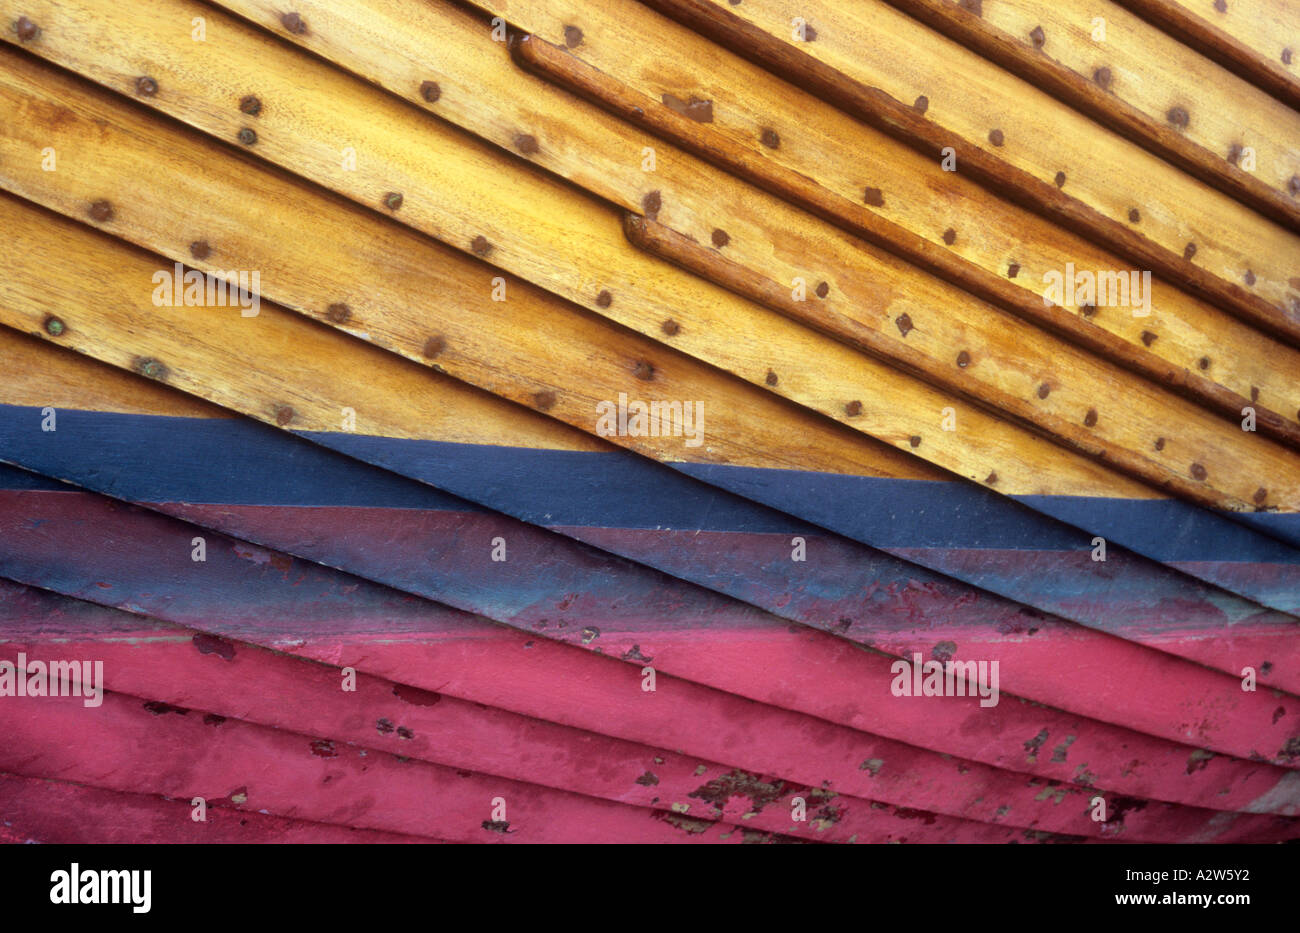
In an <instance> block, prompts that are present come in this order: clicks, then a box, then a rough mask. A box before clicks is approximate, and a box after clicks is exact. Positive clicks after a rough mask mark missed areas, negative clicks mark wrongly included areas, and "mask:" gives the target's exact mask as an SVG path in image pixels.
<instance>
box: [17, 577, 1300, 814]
mask: <svg viewBox="0 0 1300 933" xmlns="http://www.w3.org/2000/svg"><path fill="white" fill-rule="evenodd" d="M26 592H28V591H25V590H15V588H13V587H12V586H10V587H8V588H0V605H9V606H10V607H11V610H12V611H11V612H10V616H11V618H20V619H21V618H25V619H31V620H39V628H40V629H41V630H44V631H45V632H47V634H49V635H51V636H56V637H61V636H66V635H73V636H74V637H75V635H76V634H77V632H78V631H84V630H85V629H86V628H87V626H88V622H89V620H88V619H87V618H86V613H85V611H84V610H82V611H77V610H78V607H85V608H89V609H98V607H91V606H89V604H86V603H79V602H75V601H65V602H67V603H69V604H70V606H66V607H61V608H60V611H59V612H57V613H52V612H49V611H42V609H41V607H39V606H36V605H33V603H32V602H31V600H30V599H25V598H24V594H25V593H26ZM69 609H71V610H73V611H68V610H69ZM99 611H100V612H103V611H104V610H102V609H99ZM463 621H468V622H470V623H472V620H463ZM133 624H134V625H137V626H138V625H147V624H148V623H147V621H146V620H138V621H134V622H133ZM8 628H9V629H10V630H11V631H12V630H14V629H15V628H17V626H16V625H15V624H14V623H13V622H10V623H9V624H8ZM104 628H111V626H101V630H102V629H104ZM291 632H292V628H291V627H290V628H288V629H282V630H280V631H279V632H276V631H271V632H266V631H263V632H261V633H259V634H258V636H257V637H260V638H261V639H264V640H265V641H266V643H267V644H272V645H275V646H277V647H279V648H281V649H283V650H287V651H290V652H293V653H296V654H300V655H303V656H307V657H313V658H316V659H319V660H322V661H325V662H327V663H331V664H346V665H351V666H354V667H357V668H358V669H359V670H368V671H371V672H375V673H378V674H382V675H385V676H390V677H393V679H395V680H402V681H405V682H408V683H411V684H415V685H417V686H421V687H424V688H425V689H431V690H436V691H438V692H440V693H442V694H443V695H444V696H462V697H465V698H468V699H472V700H476V701H479V702H485V703H490V704H492V705H495V706H500V707H502V708H509V709H514V710H516V711H518V712H521V713H524V714H527V715H530V716H538V717H541V718H548V719H552V720H554V721H557V722H568V723H571V724H575V725H578V726H580V727H583V728H587V729H590V730H593V731H599V732H605V733H614V734H621V735H624V736H626V737H629V738H633V739H637V740H641V739H643V738H644V737H646V736H653V737H656V738H658V739H659V740H660V741H661V743H662V744H664V745H667V746H670V747H676V748H682V749H684V750H689V751H690V752H691V753H692V754H695V755H698V756H700V757H702V758H708V757H713V758H716V759H718V760H723V761H733V762H736V763H737V764H739V765H740V766H741V767H743V768H745V769H746V770H748V771H750V772H753V773H755V774H761V773H764V772H769V773H773V774H782V775H786V776H791V777H792V779H793V780H796V781H799V782H800V783H804V784H808V785H812V786H826V787H827V788H828V789H832V790H836V791H838V792H840V793H841V794H853V795H857V796H870V797H874V798H876V799H880V800H889V801H892V802H896V803H900V804H901V805H903V806H907V807H910V808H913V809H919V810H929V809H933V810H935V811H937V812H940V813H952V814H953V815H959V816H967V817H971V816H973V817H976V818H983V819H985V820H987V821H989V822H993V823H1005V824H1008V825H1020V826H1022V828H1025V829H1031V830H1040V831H1041V830H1052V829H1054V828H1056V827H1062V826H1066V825H1069V826H1071V827H1072V828H1075V831H1076V832H1078V831H1080V830H1082V831H1091V832H1093V833H1094V834H1096V835H1098V836H1100V837H1102V838H1105V837H1107V836H1112V835H1115V834H1121V833H1122V834H1123V837H1124V838H1143V837H1145V836H1148V835H1150V834H1152V833H1154V834H1155V837H1156V838H1165V837H1166V836H1167V835H1168V834H1170V833H1171V832H1174V831H1175V830H1176V831H1177V832H1178V833H1179V834H1180V835H1179V838H1188V834H1189V832H1190V833H1192V836H1191V838H1199V837H1201V836H1206V835H1207V834H1208V837H1214V836H1216V835H1221V834H1222V833H1224V832H1225V831H1226V830H1228V829H1229V828H1230V824H1231V823H1232V822H1233V821H1234V820H1235V819H1236V817H1234V816H1232V815H1228V816H1226V817H1225V816H1224V815H1222V814H1219V815H1217V816H1216V815H1210V814H1199V815H1194V816H1193V817H1192V818H1190V819H1189V817H1188V814H1187V813H1179V812H1178V811H1179V810H1180V809H1181V808H1173V812H1172V815H1170V814H1171V810H1170V808H1167V807H1163V806H1162V805H1154V806H1153V807H1150V808H1146V807H1145V803H1142V804H1141V805H1142V806H1143V807H1144V809H1142V810H1139V811H1132V810H1129V811H1126V812H1122V813H1119V814H1117V819H1115V820H1114V821H1112V822H1111V823H1109V824H1106V825H1103V826H1097V825H1096V824H1093V823H1091V821H1086V822H1084V821H1081V816H1082V814H1081V813H1080V812H1079V811H1078V810H1076V809H1075V808H1074V807H1067V808H1062V807H1061V806H1060V804H1061V803H1062V802H1063V801H1065V800H1066V799H1070V800H1074V801H1075V802H1078V801H1077V799H1076V798H1077V797H1078V794H1079V789H1074V788H1067V789H1066V790H1064V791H1062V790H1059V788H1054V787H1052V785H1051V784H1049V783H1048V782H1044V781H1041V780H1036V779H1027V778H1025V777H1024V776H1014V775H1007V774H1006V773H1005V772H998V771H993V770H992V769H988V768H985V767H984V766H981V765H978V764H973V763H966V762H962V761H960V760H951V759H946V758H940V757H938V756H933V755H930V754H928V753H923V752H918V751H917V750H916V749H911V748H908V747H907V746H900V745H899V744H898V743H892V742H888V741H881V740H872V739H871V738H870V737H867V736H855V735H853V734H850V733H846V732H845V730H843V729H838V728H836V727H834V726H832V725H830V724H828V723H824V722H821V721H818V720H810V719H808V718H807V717H800V716H797V715H794V714H789V713H786V712H785V711H781V710H775V709H770V710H765V711H763V712H764V714H765V715H764V716H763V717H762V720H761V721H759V719H758V718H757V717H756V715H755V707H754V704H752V703H748V702H746V701H743V700H738V699H737V698H734V697H730V696H728V695H726V694H721V693H719V692H717V691H711V690H706V689H703V688H700V687H698V686H696V685H692V684H687V683H682V682H679V681H676V680H675V679H673V678H668V677H660V679H659V690H658V691H656V693H654V694H644V693H642V692H641V690H640V689H639V687H640V674H639V672H638V671H636V670H635V669H629V668H628V667H627V666H626V665H621V664H618V663H617V662H614V661H611V660H609V659H604V658H600V657H598V656H595V655H591V654H582V653H578V652H574V651H571V650H568V649H566V648H565V647H564V646H562V645H557V644H554V643H550V642H546V641H544V640H533V639H528V638H527V637H526V636H521V635H519V634H517V633H513V632H511V631H510V630H508V629H505V628H501V627H497V626H486V627H482V626H475V625H473V624H465V625H461V626H460V627H459V628H457V629H454V630H453V629H452V627H450V626H447V625H442V626H440V627H439V630H437V631H429V632H424V633H413V632H406V633H400V634H399V633H392V634H379V635H375V634H371V635H360V634H348V633H343V634H334V635H328V636H324V637H303V636H299V635H292V634H290V633H291ZM224 634H227V635H230V634H239V633H235V632H229V631H228V632H225V633H224ZM112 637H117V638H121V639H125V640H130V639H152V638H154V637H157V630H149V629H146V630H145V633H143V634H142V633H140V632H135V631H133V630H132V629H128V628H122V629H121V630H120V631H118V632H117V634H116V635H113V636H112ZM704 749H713V750H717V751H719V752H720V754H715V755H712V756H710V755H709V754H708V752H704V751H703V750H704ZM702 752H703V754H702ZM768 763H771V764H773V765H775V767H767V766H766V765H767V764H768ZM1270 772H1271V773H1270ZM1133 774H1134V777H1135V780H1138V781H1141V780H1149V778H1150V777H1151V776H1152V775H1151V772H1150V771H1148V769H1147V768H1146V767H1145V765H1143V766H1142V767H1140V768H1139V767H1135V768H1134V769H1133ZM1278 774H1279V772H1277V769H1273V768H1269V767H1267V766H1261V765H1252V764H1249V763H1243V762H1232V761H1230V760H1225V759H1209V760H1200V761H1196V762H1195V764H1194V766H1192V765H1191V764H1189V765H1188V767H1186V768H1185V769H1180V771H1179V773H1178V774H1177V775H1176V776H1172V777H1174V778H1175V779H1177V780H1182V781H1184V782H1185V783H1186V784H1187V785H1191V786H1193V787H1199V788H1201V789H1203V790H1206V791H1213V789H1215V788H1222V789H1224V790H1229V791H1230V795H1231V796H1228V797H1224V798H1218V800H1219V802H1220V803H1221V805H1228V806H1231V805H1233V803H1234V802H1235V801H1242V802H1244V803H1245V805H1246V806H1248V807H1251V808H1255V809H1259V808H1260V807H1262V806H1267V807H1268V808H1269V810H1270V811H1272V812H1278V811H1283V812H1285V811H1286V810H1288V808H1289V809H1290V810H1291V811H1293V810H1294V806H1293V804H1294V797H1295V783H1294V782H1291V783H1290V784H1288V783H1287V782H1285V781H1280V780H1279V778H1278ZM825 775H830V777H825ZM1156 777H1157V778H1158V779H1159V778H1160V777H1163V776H1161V775H1156ZM1288 777H1290V775H1288ZM823 781H825V784H824V785H823V784H822V782H823ZM1206 796H1211V794H1210V793H1207V794H1206ZM1134 803H1135V804H1136V803H1138V802H1136V801H1135V802H1134ZM909 815H914V814H909ZM1025 823H1028V826H1025V825H1024V824H1025ZM1081 823H1082V825H1081ZM1189 823H1190V824H1191V825H1190V827H1189ZM1290 823H1291V821H1283V822H1282V823H1281V824H1279V825H1283V826H1287V825H1289V824H1290ZM1126 824H1127V825H1126ZM1171 824H1177V825H1171ZM1245 828H1246V827H1245V824H1243V827H1242V828H1240V829H1238V830H1237V832H1243V831H1244V830H1245ZM1057 831H1059V829H1058V830H1057ZM1234 835H1235V834H1234Z"/></svg>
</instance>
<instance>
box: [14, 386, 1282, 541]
mask: <svg viewBox="0 0 1300 933" xmlns="http://www.w3.org/2000/svg"><path fill="white" fill-rule="evenodd" d="M40 422H41V414H40V409H39V408H34V407H24V406H12V405H0V456H3V457H4V458H5V459H8V460H11V461H14V462H18V463H21V464H22V465H23V466H25V467H27V468H29V469H32V470H36V471H39V472H42V473H48V474H50V475H53V476H70V475H73V474H76V473H79V472H80V471H82V470H83V469H84V464H85V463H87V462H92V463H93V462H96V461H99V462H103V463H105V464H112V465H113V466H112V468H111V470H108V471H106V478H107V477H110V476H111V477H112V478H111V480H110V481H109V486H110V487H111V488H105V490H104V491H105V492H108V493H109V494H111V495H115V496H119V497H121V498H124V499H132V500H136V501H142V502H162V501H179V502H203V503H214V504H215V503H226V504H246V505H297V506H312V505H321V506H325V505H329V506H369V507H381V508H415V509H443V510H460V511H482V509H481V508H480V507H479V506H477V505H474V504H473V503H470V502H467V501H465V500H463V499H460V498H457V496H455V495H451V494H448V493H447V492H443V491H441V490H439V489H434V488H432V487H431V486H423V485H421V484H417V483H411V482H409V481H408V480H406V479H404V478H403V477H401V476H396V475H394V474H392V473H389V472H387V471H386V470H384V469H379V468H378V467H374V466H368V465H366V464H363V463H359V462H357V461H356V460H353V459H351V458H350V457H347V456H343V455H342V454H353V455H355V456H357V457H361V458H364V459H366V460H367V461H370V462H372V463H376V464H379V465H381V466H385V467H388V468H390V469H393V470H397V471H400V472H402V473H404V474H407V475H410V476H415V477H418V478H420V479H423V480H425V481H426V482H428V483H434V484H436V485H438V486H440V487H443V489H446V490H450V491H451V492H453V493H462V494H466V495H474V496H475V498H477V499H480V500H484V501H490V502H492V503H493V504H494V506H495V507H496V508H497V509H498V510H500V511H505V512H507V513H509V514H513V515H515V516H517V517H520V518H522V519H524V520H525V521H529V522H532V523H534V524H539V525H543V526H548V525H568V526H589V527H608V528H685V529H700V530H707V531H738V532H770V533H778V534H813V535H815V534H817V533H818V531H817V529H815V528H814V527H813V526H811V525H807V524H805V523H804V522H801V521H799V520H797V519H793V518H791V517H789V516H785V515H781V514H779V513H777V512H775V511H773V510H772V509H769V508H765V507H764V506H762V505H757V504H755V503H754V502H750V501H748V500H747V499H744V498H740V496H753V497H754V498H761V499H762V500H763V501H764V502H767V503H768V504H770V505H772V506H773V507H774V508H780V509H787V510H789V511H792V512H798V513H799V514H801V515H803V516H805V517H807V518H809V519H811V520H813V521H817V522H819V523H821V524H825V525H827V526H828V527H832V528H834V529H835V530H837V531H840V532H841V533H844V534H849V535H851V536H854V537H859V538H860V539H862V540H867V541H870V542H871V543H873V544H874V545H876V546H878V547H897V548H975V549H981V548H999V549H1016V550H1036V551H1053V550H1078V549H1080V548H1087V547H1090V541H1091V534H1092V533H1096V534H1102V535H1105V536H1106V537H1108V538H1109V539H1111V540H1113V541H1116V542H1119V541H1124V542H1125V543H1126V545H1128V546H1130V547H1131V548H1134V549H1137V550H1140V551H1142V552H1143V553H1145V554H1146V555H1147V556H1149V557H1152V558H1154V559H1156V560H1161V561H1170V562H1176V561H1228V562H1247V563H1255V562H1261V563H1286V564H1296V563H1300V552H1298V551H1297V550H1296V549H1294V548H1291V547H1289V546H1287V545H1286V544H1283V543H1282V542H1279V541H1274V540H1273V539H1271V538H1267V537H1264V536H1262V535H1259V534H1255V533H1253V532H1252V531H1251V530H1250V529H1248V528H1244V527H1241V526H1239V525H1237V524H1235V523H1233V522H1230V521H1227V520H1225V519H1224V518H1222V517H1221V516H1219V515H1217V514H1215V513H1213V512H1210V511H1207V510H1204V509H1198V508H1196V507H1194V506H1189V505H1187V504H1186V503H1183V502H1179V501H1174V500H1155V501H1151V500H1130V499H1108V498H1099V497H1078V496H1026V497H1021V499H1022V501H1023V502H1024V503H1025V504H1024V505H1017V504H1015V503H1013V502H1011V501H1009V500H1008V499H1007V498H1006V497H1003V496H1000V495H998V494H996V493H993V492H991V491H989V490H986V489H984V488H982V487H980V486H977V485H975V484H969V483H958V482H951V483H950V482H935V481H930V480H900V479H885V478H879V477H864V476H844V475H839V474H828V473H816V472H807V471H798V470H776V469H765V468H759V467H738V466H720V465H714V464H678V465H677V466H678V468H679V470H680V472H678V471H675V470H671V469H667V468H665V467H664V466H662V465H660V464H657V463H655V462H654V461H651V460H648V459H646V458H643V457H640V456H638V455H636V454H632V453H629V452H623V451H617V452H607V453H605V452H602V453H597V452H587V451H562V450H536V449H528V448H518V447H499V446H493V445H474V444H456V443H449V442H445V441H431V440H409V439H403V438H389V437H376V436H369V435H361V434H347V433H341V432H301V434H302V436H304V437H306V438H309V439H311V440H315V441H317V442H318V443H320V444H324V445H327V446H328V447H329V448H331V449H332V450H334V451H340V452H341V453H333V452H331V450H326V449H323V448H322V447H317V446H314V445H309V444H301V443H297V442H295V440H294V439H293V438H292V437H291V436H290V435H288V434H286V433H285V432H281V431H277V430H276V429H274V428H270V427H268V426H266V425H262V424H259V423H257V422H254V421H251V420H247V419H215V418H178V417H172V416H160V415H134V414H118V413H112V412H87V411H78V410H75V409H60V410H59V411H58V429H57V431H53V432H44V431H41V430H40ZM683 474H686V475H683ZM687 475H688V476H693V477H696V478H698V479H699V480H701V481H703V482H702V483H696V482H692V481H690V480H689V479H687V478H686V476H687ZM705 484H710V485H705ZM712 484H716V486H715V485H712ZM717 487H722V488H717ZM726 490H731V491H734V492H736V493H738V494H739V495H732V494H730V493H729V492H727V491H726ZM1028 506H1032V508H1030V507H1028ZM1035 509H1038V510H1042V511H1043V512H1046V513H1048V514H1050V515H1053V516H1056V517H1057V518H1060V519H1061V521H1062V522H1068V523H1071V524H1078V525H1080V526H1082V527H1085V528H1089V529H1091V530H1090V531H1089V532H1082V531H1079V530H1077V529H1076V528H1070V527H1067V526H1066V525H1064V524H1062V523H1061V522H1058V521H1054V520H1053V519H1052V518H1049V517H1047V516H1045V515H1042V514H1039V513H1038V512H1036V511H1034V510H1035ZM1251 518H1252V519H1254V520H1256V522H1257V523H1258V524H1259V525H1260V526H1261V527H1263V528H1265V529H1266V530H1267V529H1269V528H1272V527H1274V525H1273V524H1270V520H1271V521H1273V522H1274V524H1276V525H1278V526H1280V524H1281V523H1280V522H1278V521H1277V520H1285V521H1286V522H1287V527H1288V528H1293V527H1300V525H1297V524H1296V519H1300V516H1295V515H1277V514H1273V513H1258V514H1256V515H1252V516H1251Z"/></svg>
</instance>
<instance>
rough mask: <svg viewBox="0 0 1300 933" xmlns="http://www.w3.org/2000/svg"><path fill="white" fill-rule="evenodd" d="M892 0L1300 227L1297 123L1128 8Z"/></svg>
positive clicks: (999, 0)
mask: <svg viewBox="0 0 1300 933" xmlns="http://www.w3.org/2000/svg"><path fill="white" fill-rule="evenodd" d="M886 2H888V3H889V4H890V5H891V6H895V7H897V8H898V9H900V10H902V11H903V12H905V13H907V14H909V15H911V16H914V17H916V18H917V19H919V20H921V21H922V22H924V23H926V24H928V25H930V26H931V27H933V28H934V29H936V30H938V31H939V32H942V33H943V34H944V35H946V36H948V37H949V38H951V39H954V40H955V41H957V42H960V43H962V44H963V45H965V46H967V47H968V48H971V49H973V50H975V51H977V52H979V53H980V54H981V55H983V56H984V57H985V58H987V59H989V60H990V61H992V62H994V63H996V64H998V65H1001V66H1002V67H1003V68H1006V69H1007V70H1008V71H1011V72H1013V73H1015V74H1017V75H1019V76H1020V77H1022V78H1024V79H1025V80H1026V81H1028V82H1029V83H1031V84H1033V85H1034V86H1035V87H1038V88H1040V89H1043V90H1047V91H1048V92H1050V93H1051V94H1052V95H1054V96H1055V97H1057V98H1058V99H1059V100H1062V101H1064V102H1065V103H1067V104H1069V105H1070V106H1072V107H1074V108H1075V109H1077V110H1079V111H1081V112H1082V113H1085V114H1087V115H1088V116H1090V117H1092V118H1093V119H1095V120H1097V121H1098V122H1100V123H1103V124H1105V125H1106V126H1109V127H1110V128H1111V129H1113V130H1115V131H1116V132H1118V133H1120V134H1121V135H1123V136H1126V137H1128V138H1129V139H1132V140H1133V141H1134V142H1136V143H1138V144H1140V145H1142V146H1144V147H1146V148H1147V149H1149V150H1150V151H1151V152H1153V153H1155V154H1156V155H1159V156H1161V157H1163V158H1165V159H1167V160H1168V161H1170V162H1172V163H1173V164H1174V165H1177V166H1178V167H1179V168H1181V169H1183V170H1184V171H1186V172H1189V173H1190V174H1192V175H1195V176H1196V177H1198V178H1200V179H1201V180H1203V181H1205V182H1208V183H1209V184H1211V185H1214V186H1215V187H1217V188H1219V189H1220V190H1221V191H1224V192H1225V193H1227V194H1229V195H1232V196H1233V197H1235V198H1237V199H1238V200H1239V201H1241V202H1242V203H1244V204H1247V205H1249V206H1250V207H1252V208H1254V209H1255V210H1257V211H1259V212H1260V213H1261V214H1264V215H1265V216H1267V217H1270V218H1271V219H1273V220H1275V221H1276V222H1278V223H1279V224H1283V225H1284V226H1287V227H1289V228H1290V229H1292V230H1296V229H1297V228H1300V113H1297V112H1296V111H1295V110H1292V109H1291V108H1290V107H1288V106H1286V105H1285V104H1283V103H1282V102H1281V101H1278V100H1276V99H1275V98H1273V97H1270V96H1269V95H1268V94H1266V93H1265V92H1263V91H1261V90H1259V89H1258V88H1256V87H1254V86H1252V85H1251V84H1250V83H1248V82H1246V81H1244V80H1242V79H1240V78H1238V77H1237V76H1236V75H1234V74H1232V73H1230V72H1229V71H1227V70H1226V69H1225V68H1223V67H1222V66H1221V65H1218V64H1216V63H1215V62H1213V61H1210V60H1209V59H1207V58H1205V57H1204V56H1202V55H1200V54H1198V53H1196V52H1195V51H1193V50H1192V49H1190V48H1188V47H1187V46H1185V45H1183V44H1182V43H1180V42H1179V41H1178V40H1176V39H1174V38H1173V37H1172V36H1169V35H1167V34H1166V33H1164V32H1162V31H1161V30H1160V29H1159V28H1157V27H1156V26H1153V25H1151V24H1150V23H1147V22H1145V21H1144V20H1142V19H1141V18H1139V17H1138V16H1135V15H1134V14H1132V13H1130V12H1128V11H1127V10H1125V9H1124V8H1123V7H1122V6H1120V5H1118V4H1116V3H1109V2H1104V3H1101V4H1091V5H1089V4H1087V3H1083V2H1079V0H1064V2H1050V3H1049V2H1042V0H1031V2H1027V3H1025V2H1008V0H986V2H985V0H981V2H979V3H976V4H969V3H959V2H956V0H886ZM1237 6H1241V7H1246V6H1250V4H1237ZM1189 108H1192V109H1194V110H1195V112H1196V119H1194V120H1193V119H1191V118H1190V115H1188V111H1189ZM1185 115H1187V116H1186V117H1185ZM1247 149H1249V153H1245V150H1247ZM1243 155H1244V156H1245V158H1243ZM1292 179H1294V181H1292ZM1293 189H1294V190H1293Z"/></svg>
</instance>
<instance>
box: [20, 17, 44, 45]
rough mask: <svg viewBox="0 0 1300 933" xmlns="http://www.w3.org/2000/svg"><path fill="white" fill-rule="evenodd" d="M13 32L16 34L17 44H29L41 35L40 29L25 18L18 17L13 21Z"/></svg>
mask: <svg viewBox="0 0 1300 933" xmlns="http://www.w3.org/2000/svg"><path fill="white" fill-rule="evenodd" d="M14 32H16V33H18V41H19V42H31V41H32V40H33V39H35V38H36V37H37V36H39V35H40V34H41V27H40V26H37V25H36V24H35V23H33V22H32V21H31V20H30V19H28V18H27V17H26V16H20V17H18V19H17V20H15V21H14Z"/></svg>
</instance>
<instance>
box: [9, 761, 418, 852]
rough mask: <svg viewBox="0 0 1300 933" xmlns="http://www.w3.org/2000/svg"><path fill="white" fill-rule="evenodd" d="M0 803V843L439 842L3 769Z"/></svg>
mask: <svg viewBox="0 0 1300 933" xmlns="http://www.w3.org/2000/svg"><path fill="white" fill-rule="evenodd" d="M0 803H2V804H3V806H4V810H5V820H4V822H3V823H0V842H3V843H8V844H12V845H25V844H30V843H35V844H44V845H78V844H80V845H85V844H87V843H89V844H91V845H114V844H117V845H122V844H135V845H139V844H141V843H162V844H193V843H221V844H235V845H239V844H245V845H246V844H250V843H280V844H310V845H322V844H325V845H329V844H335V845H338V844H355V843H375V844H384V845H397V844H406V845H418V844H421V843H424V844H429V843H438V842H442V841H443V840H440V839H432V838H428V837H422V836H413V835H410V834H408V833H385V832H373V831H369V830H361V829H357V828H356V827H354V826H337V825H332V824H328V823H313V822H311V821H310V820H302V819H290V818H287V817H279V816H271V815H269V814H265V813H259V812H257V811H256V810H254V809H251V808H248V809H244V808H237V807H236V806H234V805H230V806H225V805H221V804H219V803H218V802H217V801H213V802H212V806H211V807H210V808H209V809H208V810H207V813H206V816H207V819H206V820H195V819H192V816H193V812H194V808H193V806H192V805H191V804H190V801H188V800H179V799H173V798H170V797H167V796H164V795H162V794H146V793H140V792H135V791H114V790H107V789H104V788H101V787H95V786H93V785H90V784H83V783H77V782H74V781H59V780H54V779H51V778H39V777H25V776H23V775H19V774H13V773H9V772H0Z"/></svg>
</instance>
